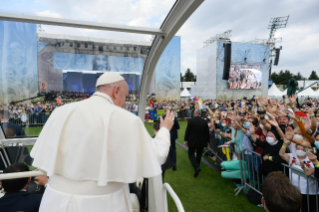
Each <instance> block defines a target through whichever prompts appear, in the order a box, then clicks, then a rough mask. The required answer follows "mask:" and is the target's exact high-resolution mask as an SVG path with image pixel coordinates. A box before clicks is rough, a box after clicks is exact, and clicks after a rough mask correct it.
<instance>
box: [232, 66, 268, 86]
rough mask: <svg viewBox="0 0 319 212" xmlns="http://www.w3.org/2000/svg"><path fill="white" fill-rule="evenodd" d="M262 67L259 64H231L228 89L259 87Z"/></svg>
mask: <svg viewBox="0 0 319 212" xmlns="http://www.w3.org/2000/svg"><path fill="white" fill-rule="evenodd" d="M261 79H262V67H261V66H259V65H231V66H230V70H229V79H228V84H229V88H230V89H261Z"/></svg>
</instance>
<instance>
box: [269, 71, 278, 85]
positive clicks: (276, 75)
mask: <svg viewBox="0 0 319 212" xmlns="http://www.w3.org/2000/svg"><path fill="white" fill-rule="evenodd" d="M270 78H271V80H272V81H273V82H274V83H275V84H279V83H278V82H279V75H278V74H277V73H276V72H272V73H271V76H270Z"/></svg>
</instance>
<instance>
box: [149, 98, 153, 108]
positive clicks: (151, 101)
mask: <svg viewBox="0 0 319 212" xmlns="http://www.w3.org/2000/svg"><path fill="white" fill-rule="evenodd" d="M149 103H150V104H151V105H152V106H154V102H153V99H152V98H150V101H149Z"/></svg>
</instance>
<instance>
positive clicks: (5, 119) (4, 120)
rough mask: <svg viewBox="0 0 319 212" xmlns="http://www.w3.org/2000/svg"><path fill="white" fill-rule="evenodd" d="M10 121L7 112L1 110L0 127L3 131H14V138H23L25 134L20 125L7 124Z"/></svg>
mask: <svg viewBox="0 0 319 212" xmlns="http://www.w3.org/2000/svg"><path fill="white" fill-rule="evenodd" d="M9 119H10V113H9V111H8V110H1V111H0V121H1V126H2V129H3V130H6V129H13V130H14V135H13V136H15V137H25V136H26V134H25V132H24V130H23V129H22V127H21V125H18V124H12V123H10V122H9Z"/></svg>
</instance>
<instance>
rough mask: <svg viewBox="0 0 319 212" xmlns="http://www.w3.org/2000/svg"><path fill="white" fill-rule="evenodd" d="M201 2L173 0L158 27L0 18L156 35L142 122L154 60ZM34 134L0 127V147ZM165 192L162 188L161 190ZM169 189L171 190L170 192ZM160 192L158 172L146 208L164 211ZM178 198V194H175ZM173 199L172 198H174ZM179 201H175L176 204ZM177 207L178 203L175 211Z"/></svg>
mask: <svg viewBox="0 0 319 212" xmlns="http://www.w3.org/2000/svg"><path fill="white" fill-rule="evenodd" d="M203 2H204V0H177V1H176V3H175V4H174V6H173V7H172V9H171V10H170V12H169V14H168V15H167V17H166V19H165V20H164V22H163V24H162V26H161V27H160V29H154V28H144V27H134V26H126V25H115V24H104V23H96V22H87V21H76V20H66V19H58V18H47V17H40V16H30V15H20V14H9V13H2V12H0V20H5V21H16V22H24V23H35V24H47V25H54V26H63V27H76V28H83V29H95V30H105V31H116V32H126V33H137V34H150V35H156V37H155V39H154V40H153V43H152V46H151V50H150V52H149V55H148V57H147V59H146V62H145V65H144V70H143V74H142V81H141V85H140V100H139V107H138V114H139V117H140V118H141V119H142V121H143V122H144V119H145V117H144V114H145V104H146V100H147V91H148V88H149V86H150V82H151V80H152V76H153V74H154V71H155V67H156V64H157V62H158V60H159V58H160V57H161V55H162V53H163V51H164V50H165V48H166V46H167V45H168V44H169V42H170V41H171V39H172V38H173V37H174V35H175V34H176V32H177V31H178V30H179V29H180V28H181V27H182V25H183V24H184V23H185V22H186V20H187V19H188V18H189V17H190V16H191V15H192V14H193V12H194V11H196V9H197V8H198V7H199V6H200V5H201V4H202V3H203ZM36 139H37V138H14V139H10V138H9V139H7V138H6V137H5V135H4V132H3V130H2V129H1V130H0V148H1V147H3V146H8V145H9V144H12V143H15V144H18V145H32V144H33V143H35V141H36ZM164 192H166V191H164ZM170 193H171V192H170ZM165 196H166V195H164V194H163V184H162V177H161V175H159V176H156V177H153V178H150V179H149V212H163V211H167V202H166V200H165ZM176 198H178V197H176ZM174 200H175V199H174ZM177 205H179V204H177ZM180 209H181V208H180V207H179V211H183V210H180Z"/></svg>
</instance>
